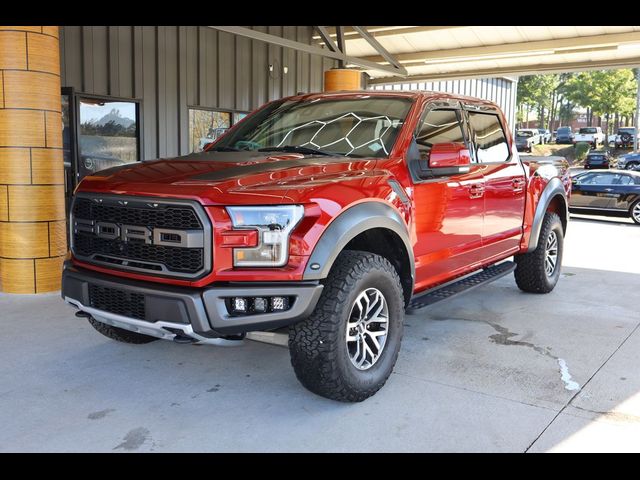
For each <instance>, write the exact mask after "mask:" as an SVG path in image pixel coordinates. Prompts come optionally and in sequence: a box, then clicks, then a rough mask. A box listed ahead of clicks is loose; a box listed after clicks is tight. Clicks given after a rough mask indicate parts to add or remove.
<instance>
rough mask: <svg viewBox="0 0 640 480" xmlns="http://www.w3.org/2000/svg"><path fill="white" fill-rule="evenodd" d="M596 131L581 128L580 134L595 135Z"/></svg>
mask: <svg viewBox="0 0 640 480" xmlns="http://www.w3.org/2000/svg"><path fill="white" fill-rule="evenodd" d="M596 132H597V130H596V129H595V128H581V129H580V133H582V134H585V133H596Z"/></svg>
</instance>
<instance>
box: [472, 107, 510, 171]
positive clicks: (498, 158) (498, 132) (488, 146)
mask: <svg viewBox="0 0 640 480" xmlns="http://www.w3.org/2000/svg"><path fill="white" fill-rule="evenodd" d="M469 123H470V124H471V129H472V132H473V140H474V141H473V143H474V144H475V146H476V158H477V160H478V162H479V163H492V162H504V161H506V160H508V159H509V146H508V144H507V138H506V136H505V134H504V130H503V129H502V125H501V123H500V119H499V118H498V116H497V115H495V114H492V113H480V112H469Z"/></svg>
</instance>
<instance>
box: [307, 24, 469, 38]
mask: <svg viewBox="0 0 640 480" xmlns="http://www.w3.org/2000/svg"><path fill="white" fill-rule="evenodd" d="M464 27H465V25H460V26H444V25H436V26H430V27H427V26H422V27H397V28H394V27H388V26H386V27H384V26H383V27H380V26H374V27H371V26H369V27H364V28H366V29H367V30H368V31H369V33H371V35H373V36H374V37H377V38H380V37H390V36H394V35H407V34H410V33H424V32H437V31H440V30H448V29H452V28H464ZM329 35H331V36H332V37H335V36H336V34H335V31H332V30H331V29H329ZM344 35H345V37H346V38H347V40H352V39H354V38H358V37H359V34H358V32H357V31H356V30H355V29H353V28H349V27H345V30H344ZM313 39H314V40H320V37H319V36H318V35H315V36H314V37H313Z"/></svg>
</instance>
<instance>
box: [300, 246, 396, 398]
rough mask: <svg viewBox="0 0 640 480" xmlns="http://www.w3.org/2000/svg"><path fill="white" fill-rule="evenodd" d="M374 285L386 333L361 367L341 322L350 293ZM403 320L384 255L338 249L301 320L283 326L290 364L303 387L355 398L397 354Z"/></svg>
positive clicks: (377, 381)
mask: <svg viewBox="0 0 640 480" xmlns="http://www.w3.org/2000/svg"><path fill="white" fill-rule="evenodd" d="M369 288H376V289H378V290H379V291H380V292H381V293H382V294H383V295H384V298H385V300H386V302H387V307H388V312H389V314H388V317H389V320H388V332H389V333H388V334H387V339H386V343H385V345H384V348H383V349H382V353H381V355H380V357H379V359H378V361H377V362H376V363H374V364H373V365H372V366H371V367H369V369H367V370H358V369H357V368H356V367H355V366H354V365H353V363H352V362H351V360H350V357H349V353H348V349H347V345H346V334H347V322H348V319H349V316H350V314H351V309H352V307H353V304H354V301H355V299H356V298H357V297H358V295H359V294H360V293H362V292H364V291H365V290H366V289H369ZM403 321H404V297H403V292H402V287H401V285H400V278H399V277H398V273H397V271H396V269H395V268H394V267H393V265H392V264H391V263H390V262H389V261H388V260H387V259H385V258H383V257H381V256H379V255H375V254H373V253H368V252H362V251H344V252H342V253H341V254H340V255H339V256H338V258H337V259H336V261H335V263H334V266H333V268H332V269H331V271H330V273H329V275H328V277H327V279H326V282H325V285H324V289H323V291H322V294H321V296H320V299H319V301H318V304H317V305H316V308H315V310H314V311H313V313H312V314H311V316H310V317H309V318H307V319H306V320H304V321H302V322H299V323H296V324H294V325H292V326H291V327H290V329H289V351H290V354H291V364H292V365H293V369H294V371H295V374H296V376H297V377H298V380H300V382H301V383H302V385H304V386H305V387H306V388H307V389H309V390H310V391H312V392H313V393H316V394H318V395H321V396H323V397H326V398H330V399H333V400H338V401H342V402H361V401H363V400H365V399H367V398H369V397H370V396H372V395H373V394H375V393H376V392H377V391H378V390H380V388H382V386H383V385H384V384H385V382H386V381H387V379H388V378H389V376H390V375H391V372H392V370H393V367H394V365H395V363H396V359H397V358H398V352H399V350H400V344H401V342H402V331H403Z"/></svg>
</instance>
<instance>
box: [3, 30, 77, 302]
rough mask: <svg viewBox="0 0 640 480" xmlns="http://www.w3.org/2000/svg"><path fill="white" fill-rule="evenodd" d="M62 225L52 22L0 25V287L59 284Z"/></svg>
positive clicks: (45, 288)
mask: <svg viewBox="0 0 640 480" xmlns="http://www.w3.org/2000/svg"><path fill="white" fill-rule="evenodd" d="M65 224H66V222H65V199H64V166H63V156H62V114H61V98H60V50H59V41H58V27H50V26H44V27H42V26H40V27H33V26H31V27H3V26H0V291H2V292H8V293H41V292H49V291H53V290H58V289H59V288H60V274H61V268H62V261H63V258H64V256H65V255H66V252H67V244H66V241H67V240H66V233H65V229H66V225H65Z"/></svg>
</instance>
